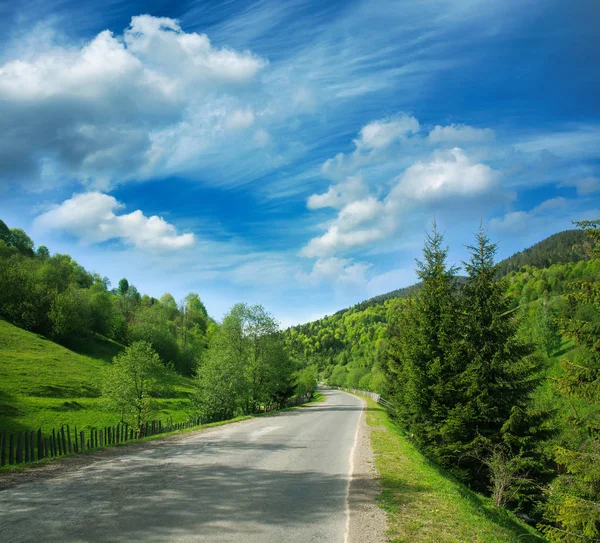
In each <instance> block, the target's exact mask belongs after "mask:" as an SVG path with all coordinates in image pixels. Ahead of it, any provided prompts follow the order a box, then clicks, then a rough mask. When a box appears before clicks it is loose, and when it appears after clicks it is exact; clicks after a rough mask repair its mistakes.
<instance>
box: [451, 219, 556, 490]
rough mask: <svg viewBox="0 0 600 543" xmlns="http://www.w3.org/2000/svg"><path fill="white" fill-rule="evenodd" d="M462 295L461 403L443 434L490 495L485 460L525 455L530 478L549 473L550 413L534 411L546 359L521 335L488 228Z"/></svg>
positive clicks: (479, 238)
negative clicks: (543, 443) (542, 445)
mask: <svg viewBox="0 0 600 543" xmlns="http://www.w3.org/2000/svg"><path fill="white" fill-rule="evenodd" d="M468 249H469V251H470V253H471V257H470V259H469V261H468V262H465V263H464V267H465V270H466V272H467V275H468V278H467V281H466V283H465V285H464V287H463V292H462V297H461V300H462V302H461V303H462V317H463V318H462V319H461V328H462V330H461V334H460V335H461V343H462V345H461V346H460V349H461V351H462V353H461V356H462V357H463V358H464V365H465V370H464V372H463V373H462V375H461V376H460V378H459V381H460V387H459V390H460V395H461V398H460V400H459V402H458V404H457V407H456V409H455V410H453V411H452V412H451V413H450V414H449V417H448V421H447V423H446V425H445V427H444V429H443V434H444V436H445V438H446V452H447V455H448V458H452V456H454V458H455V459H456V461H457V462H460V465H461V468H462V469H463V470H465V471H466V472H467V473H468V474H469V477H470V479H471V483H472V484H473V486H475V487H476V488H478V489H480V490H483V489H484V488H485V485H486V484H487V481H486V475H487V474H486V470H482V469H481V468H482V464H485V461H484V459H485V458H486V457H489V456H490V455H493V454H497V453H498V451H499V450H501V451H502V454H503V455H507V456H509V457H512V458H517V457H518V458H520V463H521V469H522V471H523V473H525V472H527V473H528V474H529V475H530V476H531V475H532V474H534V473H535V474H538V475H539V474H540V472H544V461H543V458H542V456H541V453H540V452H539V449H538V447H537V443H539V441H540V440H541V439H544V438H545V437H547V435H548V432H547V429H546V427H545V422H546V420H547V419H548V414H547V413H544V412H539V411H535V410H533V409H532V407H531V401H530V395H531V393H532V392H533V390H534V389H535V388H536V386H537V385H538V384H539V382H540V370H541V366H542V359H541V358H540V357H539V355H536V354H535V348H534V345H533V344H527V343H524V342H522V341H521V340H519V339H518V337H517V329H518V322H517V320H516V318H515V315H514V312H513V311H511V310H510V302H509V300H508V298H507V297H506V296H505V294H504V292H505V290H506V287H505V285H504V283H503V281H502V280H498V279H497V277H498V273H497V272H498V266H497V265H496V264H494V257H495V254H496V249H497V244H494V243H491V242H490V240H489V238H488V236H487V232H486V231H485V229H483V228H480V229H479V231H478V233H477V235H476V244H475V245H473V246H468Z"/></svg>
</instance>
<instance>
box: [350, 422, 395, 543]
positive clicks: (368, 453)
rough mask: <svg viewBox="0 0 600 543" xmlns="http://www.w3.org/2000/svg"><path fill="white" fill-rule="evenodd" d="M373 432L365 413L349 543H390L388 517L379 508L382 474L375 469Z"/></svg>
mask: <svg viewBox="0 0 600 543" xmlns="http://www.w3.org/2000/svg"><path fill="white" fill-rule="evenodd" d="M370 431H371V430H370V428H369V426H368V425H367V422H366V417H365V411H364V410H363V412H362V413H361V417H360V422H359V429H358V437H357V441H356V449H355V451H354V471H353V474H352V480H351V481H350V499H349V502H350V526H349V531H348V539H347V542H348V543H383V542H385V541H386V536H385V534H386V531H387V517H386V514H385V511H383V509H381V508H380V507H379V506H378V505H377V498H378V496H379V495H380V494H381V486H380V484H379V479H378V477H379V474H378V473H377V470H376V469H375V459H374V455H373V450H372V449H371V436H370Z"/></svg>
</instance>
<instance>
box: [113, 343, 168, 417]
mask: <svg viewBox="0 0 600 543" xmlns="http://www.w3.org/2000/svg"><path fill="white" fill-rule="evenodd" d="M165 373H166V369H165V367H164V365H163V364H162V362H161V360H160V357H159V356H158V354H157V353H156V352H155V351H154V349H152V346H151V345H150V344H149V343H148V342H145V341H136V342H135V343H132V344H131V345H130V346H129V347H126V348H125V350H124V351H123V352H121V353H119V354H118V355H117V356H115V358H114V359H113V363H112V365H111V366H110V367H108V368H107V370H106V372H105V376H104V381H103V383H102V394H103V398H104V401H105V403H106V405H107V406H108V407H109V408H110V409H112V410H114V411H116V412H118V413H121V419H122V420H123V421H124V422H129V423H130V424H132V425H134V426H135V428H137V429H139V428H141V427H142V425H143V424H144V423H145V422H146V421H147V420H149V418H150V415H151V414H152V411H153V400H152V398H153V396H155V395H157V393H158V392H160V391H163V392H164V389H165V386H166V384H165V383H166V380H165Z"/></svg>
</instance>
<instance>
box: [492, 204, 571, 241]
mask: <svg viewBox="0 0 600 543" xmlns="http://www.w3.org/2000/svg"><path fill="white" fill-rule="evenodd" d="M568 207H569V200H567V199H565V198H561V197H558V198H551V199H549V200H546V201H544V202H542V203H541V204H539V205H538V206H536V207H534V208H533V209H531V210H529V211H512V212H510V213H506V214H505V215H504V216H503V217H496V218H493V219H492V220H491V221H490V229H492V230H497V231H498V232H501V233H504V234H519V233H522V232H525V231H535V230H536V228H541V227H543V226H547V225H548V223H549V222H551V221H553V220H558V219H564V213H563V211H562V210H568ZM563 222H564V221H563Z"/></svg>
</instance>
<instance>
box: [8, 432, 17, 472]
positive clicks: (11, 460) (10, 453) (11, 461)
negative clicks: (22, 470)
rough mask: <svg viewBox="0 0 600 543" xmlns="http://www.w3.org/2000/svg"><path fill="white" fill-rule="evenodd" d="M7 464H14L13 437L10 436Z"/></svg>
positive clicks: (12, 435)
mask: <svg viewBox="0 0 600 543" xmlns="http://www.w3.org/2000/svg"><path fill="white" fill-rule="evenodd" d="M8 463H9V465H12V464H14V463H15V435H14V434H10V439H9V443H8Z"/></svg>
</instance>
